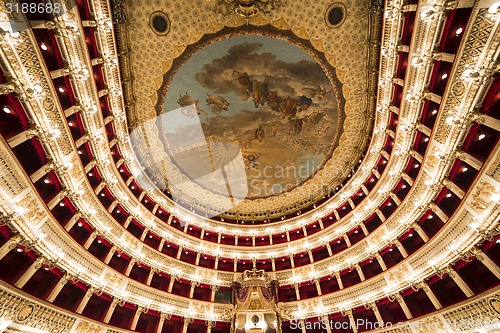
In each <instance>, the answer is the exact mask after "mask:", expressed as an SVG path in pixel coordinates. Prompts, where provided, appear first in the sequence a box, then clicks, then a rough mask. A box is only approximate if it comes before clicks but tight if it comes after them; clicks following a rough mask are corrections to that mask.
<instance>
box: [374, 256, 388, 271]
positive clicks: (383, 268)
mask: <svg viewBox="0 0 500 333" xmlns="http://www.w3.org/2000/svg"><path fill="white" fill-rule="evenodd" d="M375 259H377V261H378V264H379V265H380V268H382V270H383V271H386V270H387V265H386V264H385V262H384V258H382V256H381V255H380V253H378V252H377V254H376V255H375Z"/></svg>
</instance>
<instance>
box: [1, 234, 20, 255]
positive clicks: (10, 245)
mask: <svg viewBox="0 0 500 333" xmlns="http://www.w3.org/2000/svg"><path fill="white" fill-rule="evenodd" d="M20 241H21V236H19V235H15V236H12V237H11V238H10V239H9V240H8V241H7V242H6V243H5V244H4V245H2V247H0V260H2V259H3V257H5V256H6V255H7V253H9V252H10V251H11V250H13V249H15V248H16V247H17V244H18V243H19V242H20Z"/></svg>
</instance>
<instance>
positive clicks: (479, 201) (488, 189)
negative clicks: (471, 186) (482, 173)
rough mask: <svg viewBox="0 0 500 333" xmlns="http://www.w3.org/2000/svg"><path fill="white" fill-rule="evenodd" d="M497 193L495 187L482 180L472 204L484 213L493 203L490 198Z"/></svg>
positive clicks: (474, 208)
mask: <svg viewBox="0 0 500 333" xmlns="http://www.w3.org/2000/svg"><path fill="white" fill-rule="evenodd" d="M494 193H495V187H494V186H493V185H491V184H489V183H487V182H481V183H480V184H479V186H478V187H477V189H476V191H475V192H474V194H472V201H471V202H470V204H469V205H470V206H471V207H472V209H473V210H474V211H475V212H477V213H483V212H484V211H485V210H486V209H487V208H488V206H489V204H490V203H491V200H490V199H489V198H490V197H491V196H492V195H493V194H494Z"/></svg>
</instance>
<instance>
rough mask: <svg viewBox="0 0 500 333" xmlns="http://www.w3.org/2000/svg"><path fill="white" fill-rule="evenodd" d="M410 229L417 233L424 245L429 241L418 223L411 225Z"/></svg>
mask: <svg viewBox="0 0 500 333" xmlns="http://www.w3.org/2000/svg"><path fill="white" fill-rule="evenodd" d="M411 227H412V228H413V229H414V230H415V231H416V232H417V234H418V235H419V236H420V238H422V240H423V241H424V243H427V242H428V241H429V236H427V234H426V233H425V231H424V229H422V227H421V226H420V225H419V224H418V223H413V224H412V225H411Z"/></svg>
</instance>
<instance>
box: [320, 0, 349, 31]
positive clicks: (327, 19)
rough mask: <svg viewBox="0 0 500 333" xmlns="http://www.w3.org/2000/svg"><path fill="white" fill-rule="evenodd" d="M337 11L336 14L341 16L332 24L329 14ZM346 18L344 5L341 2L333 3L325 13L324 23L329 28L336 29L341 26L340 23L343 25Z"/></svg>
mask: <svg viewBox="0 0 500 333" xmlns="http://www.w3.org/2000/svg"><path fill="white" fill-rule="evenodd" d="M338 9H340V11H339V12H338V13H339V14H341V15H342V16H341V17H340V18H338V20H337V21H335V22H332V21H331V17H330V14H331V13H332V11H334V10H338ZM346 16H347V8H346V7H345V5H344V4H343V3H341V2H334V3H332V4H331V5H330V7H328V10H327V11H326V13H325V22H326V24H327V25H328V26H329V27H332V28H336V27H339V26H341V25H342V23H344V21H345V19H346Z"/></svg>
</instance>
